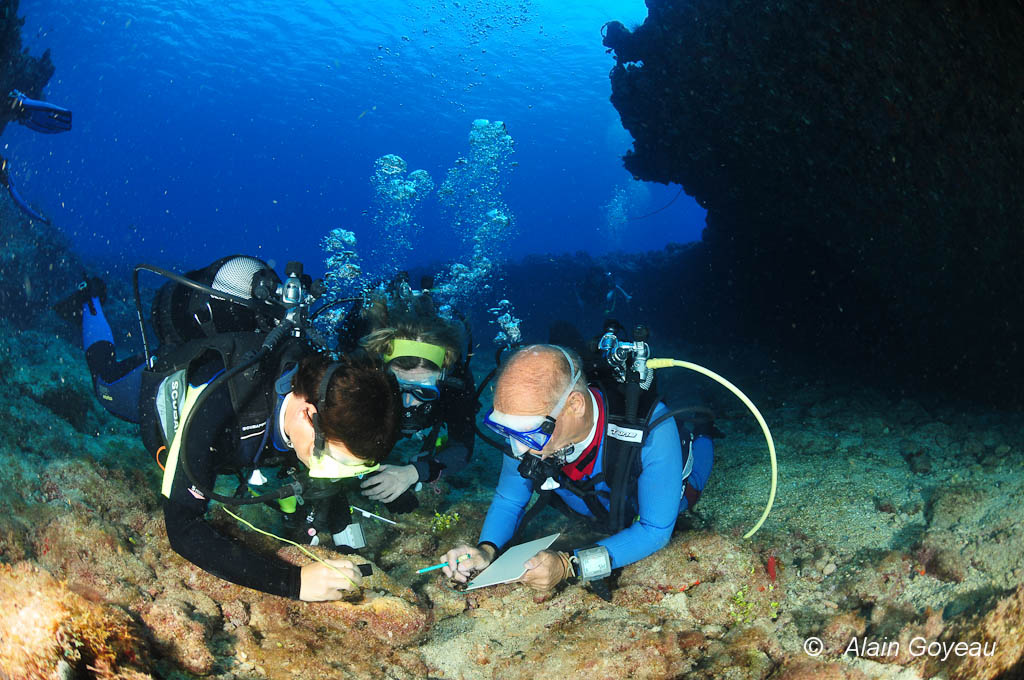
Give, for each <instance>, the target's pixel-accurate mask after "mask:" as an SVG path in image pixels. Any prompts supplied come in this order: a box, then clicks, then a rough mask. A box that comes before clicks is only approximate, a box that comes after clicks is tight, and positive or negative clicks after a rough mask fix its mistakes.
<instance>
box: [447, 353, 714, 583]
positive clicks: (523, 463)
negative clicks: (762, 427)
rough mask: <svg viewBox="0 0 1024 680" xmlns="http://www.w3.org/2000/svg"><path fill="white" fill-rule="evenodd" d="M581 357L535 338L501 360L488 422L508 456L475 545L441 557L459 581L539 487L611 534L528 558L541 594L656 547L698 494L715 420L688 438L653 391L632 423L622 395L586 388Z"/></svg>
mask: <svg viewBox="0 0 1024 680" xmlns="http://www.w3.org/2000/svg"><path fill="white" fill-rule="evenodd" d="M581 365H582V364H581V361H580V358H579V356H577V355H576V354H575V353H574V352H572V351H571V350H566V349H564V348H562V347H559V346H557V345H534V346H531V347H526V348H523V349H522V350H520V351H519V352H517V353H516V354H514V355H513V356H512V357H511V358H510V359H509V360H508V361H507V363H505V364H504V365H503V366H502V370H501V373H500V375H499V376H498V378H497V382H496V385H495V391H494V408H493V409H492V410H491V411H490V412H489V413H488V414H487V415H486V416H485V418H484V423H485V424H486V425H487V426H488V427H489V428H490V429H491V430H493V431H494V432H496V433H498V434H499V435H501V436H502V437H505V438H507V440H508V442H509V444H510V446H511V455H506V456H505V458H504V460H503V463H502V469H501V476H500V478H499V480H498V488H497V491H496V493H495V496H494V500H493V501H492V502H491V507H490V509H489V510H488V512H487V518H486V519H485V521H484V526H483V530H482V531H481V534H480V543H479V544H478V545H477V546H476V547H472V546H467V545H461V546H458V547H456V548H454V549H452V550H450V551H449V552H448V553H447V554H446V555H445V557H444V559H445V560H447V562H448V565H447V566H446V567H445V573H446V574H448V575H449V576H451V577H453V578H454V579H455V580H456V581H460V582H465V581H466V580H467V579H468V578H469V576H470V574H471V573H473V572H475V571H478V570H481V569H483V568H485V567H486V566H487V565H489V564H490V563H491V562H492V561H493V560H494V558H495V556H496V555H497V553H498V552H500V551H501V549H503V548H504V547H506V545H507V544H508V543H509V542H510V541H511V540H512V538H513V537H514V536H515V535H516V533H517V530H518V528H519V527H520V525H521V523H523V522H524V513H525V511H526V506H527V505H528V504H529V501H530V498H531V495H532V494H533V492H534V491H537V492H538V493H540V495H541V501H542V502H543V501H545V499H546V500H547V501H549V502H551V503H552V504H553V505H555V507H557V508H559V509H561V510H563V511H565V512H567V513H571V514H575V515H579V516H582V517H586V518H588V519H591V520H593V521H595V522H596V523H597V524H599V525H600V526H602V527H603V528H605V529H606V532H607V533H610V535H609V536H608V537H607V538H605V539H603V540H600V541H598V542H597V544H596V545H594V546H578V548H577V549H576V550H574V551H573V553H572V554H569V553H568V552H556V551H552V550H544V551H541V552H539V553H538V554H537V555H535V556H534V557H533V558H531V559H530V560H529V561H527V562H526V565H525V566H526V569H527V571H526V573H525V574H524V575H523V576H522V577H521V578H520V579H519V580H520V581H521V582H522V583H524V584H526V585H527V586H529V587H531V588H534V589H537V590H550V589H551V588H554V587H555V586H556V585H558V584H559V583H561V582H563V581H566V580H571V579H574V578H579V579H582V580H584V581H597V580H600V579H603V578H604V577H605V576H607V575H609V574H610V573H611V570H612V569H616V568H618V567H623V566H625V565H627V564H631V563H633V562H636V561H637V560H641V559H643V558H644V557H647V556H648V555H651V554H652V553H654V552H655V551H657V550H659V549H661V548H662V547H664V546H665V545H666V544H667V543H668V541H669V538H670V536H671V535H672V530H673V529H674V527H675V523H676V519H677V517H678V515H679V513H680V512H682V511H684V510H687V509H689V508H692V507H693V505H694V504H695V503H696V502H697V500H698V498H699V497H700V494H701V491H703V489H704V486H705V485H706V484H707V481H708V477H709V476H710V474H711V467H712V462H713V458H714V454H713V446H712V442H711V439H710V437H709V436H707V435H708V434H716V433H717V431H716V430H714V427H713V425H712V426H710V427H706V428H705V429H704V432H703V433H702V434H700V435H697V436H695V437H693V439H692V441H691V440H690V437H689V436H688V435H687V436H685V437H684V438H682V439H681V438H680V433H679V429H678V428H677V424H676V421H675V420H674V419H673V418H672V417H670V415H669V411H668V409H667V408H666V406H665V405H664V404H663V403H661V402H660V401H658V400H657V399H656V397H655V396H653V395H652V396H651V397H650V398H648V399H641V400H640V402H639V407H638V409H637V410H636V413H637V414H638V416H639V419H638V420H637V421H635V422H628V421H624V420H623V419H622V418H621V417H620V412H621V410H622V408H623V404H622V401H623V400H622V398H621V395H618V394H616V392H617V390H614V389H611V388H605V389H602V388H601V387H598V386H588V385H587V383H586V380H585V377H584V375H583V370H582V368H581ZM532 513H533V510H532V509H531V514H532ZM526 521H528V518H527V519H526ZM466 554H468V555H469V558H465V557H463V556H464V555H466ZM460 557H461V558H462V559H461V560H460Z"/></svg>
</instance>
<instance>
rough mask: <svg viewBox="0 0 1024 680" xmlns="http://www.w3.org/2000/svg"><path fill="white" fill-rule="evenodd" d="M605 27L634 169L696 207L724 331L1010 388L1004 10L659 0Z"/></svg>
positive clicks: (1013, 120)
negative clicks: (641, 14) (728, 311)
mask: <svg viewBox="0 0 1024 680" xmlns="http://www.w3.org/2000/svg"><path fill="white" fill-rule="evenodd" d="M647 5H648V8H649V16H648V18H647V20H646V21H645V22H644V24H643V25H642V26H640V27H638V28H636V29H635V30H634V31H633V32H629V31H628V30H626V29H625V28H624V27H622V26H621V25H616V24H612V25H610V26H608V27H607V35H606V38H605V44H606V45H607V46H609V47H611V48H613V49H614V53H615V55H616V59H617V65H616V66H615V68H614V69H613V70H612V73H611V81H612V91H613V94H612V103H613V104H614V105H615V107H616V108H617V109H618V111H619V113H620V114H621V117H622V122H623V125H624V126H625V127H626V128H627V129H628V130H629V131H630V132H631V133H632V135H633V137H634V140H635V144H634V149H633V150H632V151H629V152H628V153H627V154H626V157H625V165H626V167H627V168H628V169H629V170H630V171H631V172H633V174H634V175H636V176H638V177H640V178H642V179H645V180H652V181H658V182H675V183H679V184H682V186H683V187H684V188H685V190H686V191H687V193H689V194H691V195H693V196H695V197H696V198H697V200H698V201H699V202H700V203H701V204H702V205H704V206H705V207H706V208H707V209H708V211H709V215H708V228H707V230H706V232H705V241H706V242H707V244H708V246H709V255H710V258H711V265H710V269H711V271H712V272H713V274H712V280H711V281H709V286H710V289H711V290H712V291H714V292H715V294H717V295H720V296H721V303H722V304H724V305H729V306H731V307H733V308H734V309H735V313H736V320H737V323H736V326H735V327H736V328H737V329H741V330H745V331H747V332H751V331H755V330H756V331H758V332H761V333H767V334H770V335H772V336H774V337H776V338H777V339H778V340H779V342H780V344H781V345H782V346H786V347H791V348H796V349H800V350H804V349H811V348H816V349H819V350H823V351H825V352H826V353H830V354H832V355H835V356H838V357H849V358H851V359H855V360H859V361H863V362H865V363H867V364H871V365H875V366H879V368H883V367H884V369H885V370H886V371H889V370H893V371H896V372H897V373H900V374H906V375H908V376H914V377H921V378H925V379H931V378H937V379H939V380H940V381H945V382H947V384H951V383H955V384H957V385H958V386H960V387H963V388H965V389H968V390H970V389H971V388H974V392H975V393H976V394H981V393H984V394H991V393H992V392H993V391H999V392H1003V393H1012V394H1014V395H1017V396H1019V395H1020V394H1021V391H1020V388H1019V387H1018V386H1016V385H1014V384H1013V383H1015V382H1016V380H1015V379H1014V378H1015V376H1017V375H1018V374H1019V369H1020V363H1021V353H1020V350H1019V348H1018V338H1019V336H1020V332H1021V330H1022V322H1021V321H1020V319H1024V315H1022V314H1021V301H1022V298H1024V296H1022V290H1024V284H1022V281H1021V274H1020V272H1021V266H1022V264H1024V256H1022V249H1021V246H1022V245H1024V244H1022V235H1021V233H1022V232H1021V229H1020V226H1019V223H1020V220H1021V215H1022V213H1024V194H1022V193H1021V191H1020V187H1021V186H1022V181H1021V180H1022V179H1024V169H1022V168H1024V165H1022V161H1024V117H1022V116H1021V109H1022V107H1024V42H1022V41H1021V37H1020V36H1021V35H1024V9H1022V6H1021V4H1020V3H1019V2H998V3H981V2H967V3H960V2H949V1H946V2H939V3H924V2H908V3H889V2H881V1H880V0H860V1H857V2H796V1H788V0H782V1H775V2H770V3H765V2H750V1H738V2H725V3H723V2H718V1H714V2H703V1H699V2H684V1H675V2H666V1H664V0H648V2H647Z"/></svg>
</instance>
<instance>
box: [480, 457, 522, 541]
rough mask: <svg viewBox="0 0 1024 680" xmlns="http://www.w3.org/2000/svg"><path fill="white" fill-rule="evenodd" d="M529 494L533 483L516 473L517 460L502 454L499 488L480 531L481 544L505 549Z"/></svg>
mask: <svg viewBox="0 0 1024 680" xmlns="http://www.w3.org/2000/svg"><path fill="white" fill-rule="evenodd" d="M532 495H533V482H531V481H530V480H528V479H525V478H524V477H523V476H522V475H520V474H519V461H517V460H516V459H515V458H513V457H512V456H502V462H501V476H500V477H499V478H498V488H497V489H496V490H495V492H494V499H493V500H492V501H491V507H490V508H488V509H487V517H486V518H485V519H484V526H483V529H481V530H480V543H491V544H493V545H494V546H495V547H496V548H498V549H499V550H500V549H501V548H504V547H505V544H506V543H508V542H509V540H510V539H511V538H512V536H513V535H514V534H515V532H516V528H517V527H518V526H519V522H520V521H521V520H522V519H523V513H524V512H525V511H526V506H527V505H528V504H529V502H530V497H531V496H532Z"/></svg>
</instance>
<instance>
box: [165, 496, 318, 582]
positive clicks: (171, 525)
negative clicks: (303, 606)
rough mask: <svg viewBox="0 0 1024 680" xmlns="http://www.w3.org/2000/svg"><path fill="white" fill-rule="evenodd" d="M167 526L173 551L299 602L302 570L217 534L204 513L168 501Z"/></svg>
mask: <svg viewBox="0 0 1024 680" xmlns="http://www.w3.org/2000/svg"><path fill="white" fill-rule="evenodd" d="M164 523H165V524H166V526H167V538H168V540H169V541H170V543H171V548H173V549H174V552H176V553H178V554H179V555H181V556H182V557H184V558H185V559H186V560H188V561H189V562H191V563H192V564H194V565H196V566H197V567H199V568H200V569H202V570H203V571H206V572H209V573H211V574H213V575H214V576H216V577H217V578H221V579H224V580H225V581H230V582H231V583H234V584H236V585H240V586H244V587H246V588H252V589H254V590H259V591H262V592H264V593H270V594H271V595H280V596H282V597H290V598H292V599H298V597H299V590H300V587H301V583H302V568H301V567H299V566H296V565H293V564H288V563H287V562H284V561H282V560H278V559H273V558H267V557H264V556H263V555H261V554H259V553H256V552H254V551H252V550H249V549H248V548H246V547H245V545H244V544H243V543H241V542H240V541H236V540H233V539H230V538H227V537H226V536H224V535H222V534H220V533H219V532H217V531H216V530H215V529H214V528H213V527H212V526H210V524H209V523H208V522H207V521H206V519H205V518H204V516H203V514H202V513H200V514H196V513H195V512H194V511H190V510H189V509H188V508H185V507H183V506H181V505H179V504H178V503H176V502H174V501H171V500H165V501H164Z"/></svg>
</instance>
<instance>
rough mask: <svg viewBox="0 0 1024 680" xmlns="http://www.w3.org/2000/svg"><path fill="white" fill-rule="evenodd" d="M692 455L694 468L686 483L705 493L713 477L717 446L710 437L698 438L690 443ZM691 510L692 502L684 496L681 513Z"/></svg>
mask: <svg viewBox="0 0 1024 680" xmlns="http://www.w3.org/2000/svg"><path fill="white" fill-rule="evenodd" d="M690 455H691V456H693V468H691V469H690V477H689V479H687V480H686V481H688V482H689V483H690V485H691V486H693V488H695V489H697V491H703V490H704V487H705V486H707V485H708V478H709V477H710V476H711V467H712V465H714V462H715V445H714V444H713V443H712V442H711V438H710V437H697V438H696V439H695V440H693V442H691V443H690ZM689 509H690V502H689V501H688V500H686V497H685V496H684V497H683V498H682V500H680V501H679V512H683V511H684V510H689Z"/></svg>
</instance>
